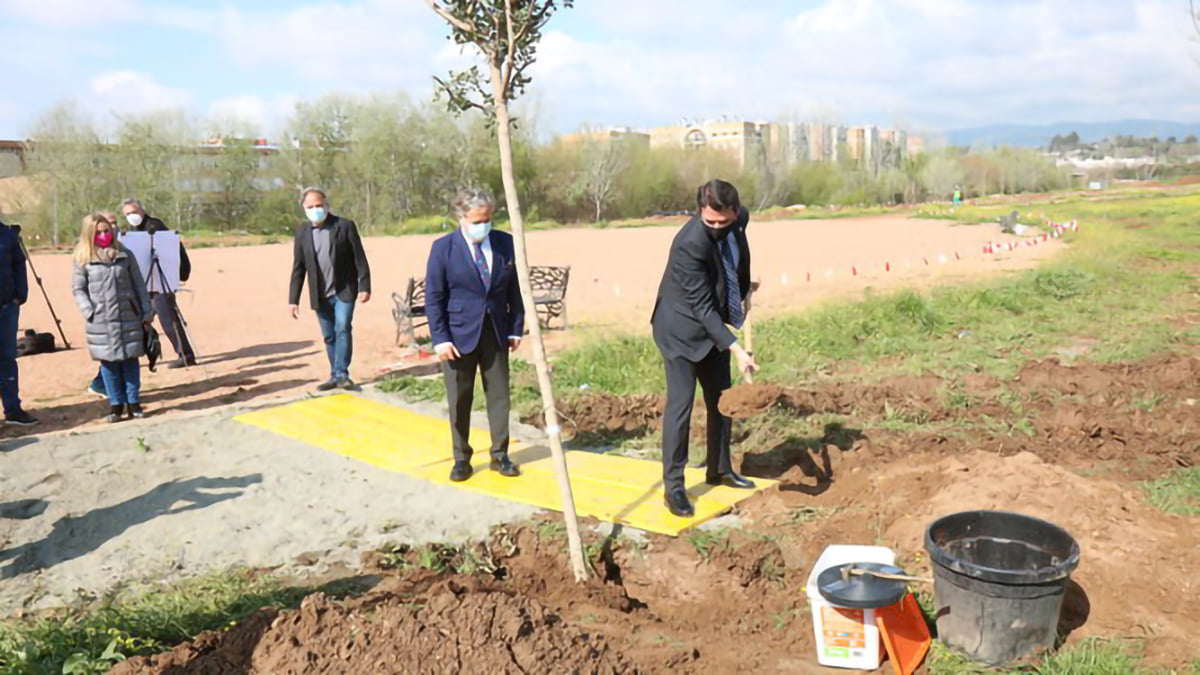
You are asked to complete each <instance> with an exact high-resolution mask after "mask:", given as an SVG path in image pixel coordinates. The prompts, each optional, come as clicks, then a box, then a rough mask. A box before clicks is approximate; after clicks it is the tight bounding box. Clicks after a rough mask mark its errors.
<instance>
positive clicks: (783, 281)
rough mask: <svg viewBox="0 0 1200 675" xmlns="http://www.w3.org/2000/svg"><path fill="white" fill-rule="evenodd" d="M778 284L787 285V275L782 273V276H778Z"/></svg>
mask: <svg viewBox="0 0 1200 675" xmlns="http://www.w3.org/2000/svg"><path fill="white" fill-rule="evenodd" d="M779 285H780V286H787V285H788V275H786V274H784V275H782V276H780V277H779Z"/></svg>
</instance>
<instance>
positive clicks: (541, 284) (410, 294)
mask: <svg viewBox="0 0 1200 675" xmlns="http://www.w3.org/2000/svg"><path fill="white" fill-rule="evenodd" d="M570 278H571V268H570V267H531V268H530V269H529V284H530V286H531V287H532V288H533V290H534V291H561V292H562V293H561V294H562V295H565V293H566V290H567V283H568V282H569V281H570ZM404 304H405V305H407V306H408V307H424V306H425V277H409V278H408V288H407V289H405V291H404Z"/></svg>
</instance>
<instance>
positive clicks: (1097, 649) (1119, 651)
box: [926, 638, 1165, 675]
mask: <svg viewBox="0 0 1200 675" xmlns="http://www.w3.org/2000/svg"><path fill="white" fill-rule="evenodd" d="M1140 646H1141V645H1140V644H1139V643H1138V642H1137V641H1133V640H1129V641H1117V640H1101V639H1097V638H1090V639H1087V640H1083V641H1081V642H1079V643H1077V644H1075V645H1072V646H1070V647H1066V648H1064V649H1061V650H1059V651H1057V652H1055V653H1054V654H1051V655H1050V656H1049V657H1047V658H1046V659H1045V660H1043V661H1041V662H1040V663H1036V664H1034V665H1030V666H1022V667H1019V668H998V669H994V668H986V667H984V666H981V665H979V664H977V663H974V662H973V661H971V660H970V659H968V658H967V657H965V656H962V655H961V654H958V653H956V652H953V651H951V650H949V649H947V648H946V646H945V645H943V644H942V643H941V642H939V641H936V640H935V641H934V643H933V648H932V649H931V650H930V655H929V657H927V661H926V662H927V664H928V667H929V668H928V669H929V673H930V675H983V674H985V673H1011V674H1012V675H1017V674H1019V673H1026V674H1033V675H1138V674H1144V675H1151V674H1152V673H1154V674H1158V673H1162V671H1157V670H1151V669H1148V668H1146V667H1144V666H1143V665H1142V663H1141V662H1142V651H1141V649H1140ZM1164 675H1165V673H1164Z"/></svg>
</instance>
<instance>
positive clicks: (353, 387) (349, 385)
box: [337, 377, 358, 391]
mask: <svg viewBox="0 0 1200 675" xmlns="http://www.w3.org/2000/svg"><path fill="white" fill-rule="evenodd" d="M337 388H338V389H345V390H346V391H358V385H357V384H354V380H352V379H350V378H348V377H343V378H341V379H340V380H338V381H337Z"/></svg>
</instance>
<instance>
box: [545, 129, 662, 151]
mask: <svg viewBox="0 0 1200 675" xmlns="http://www.w3.org/2000/svg"><path fill="white" fill-rule="evenodd" d="M558 141H559V142H560V143H564V144H567V145H575V144H579V143H590V142H609V141H621V142H626V143H634V144H637V145H640V146H643V147H650V134H648V133H645V132H643V131H634V130H633V129H630V128H629V127H612V128H609V129H603V130H599V131H597V130H590V129H589V130H584V131H577V132H575V133H573V134H563V135H562V136H559V137H558Z"/></svg>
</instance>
